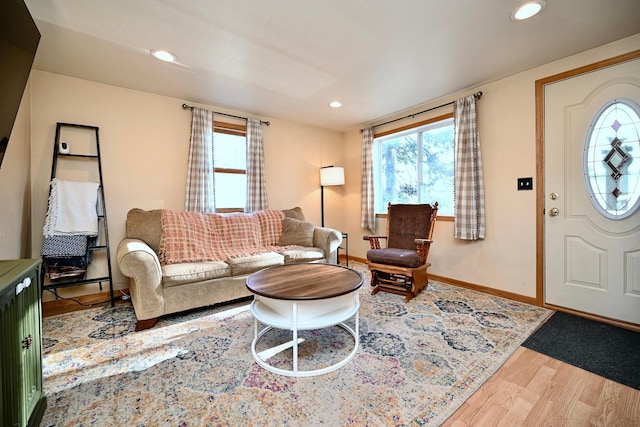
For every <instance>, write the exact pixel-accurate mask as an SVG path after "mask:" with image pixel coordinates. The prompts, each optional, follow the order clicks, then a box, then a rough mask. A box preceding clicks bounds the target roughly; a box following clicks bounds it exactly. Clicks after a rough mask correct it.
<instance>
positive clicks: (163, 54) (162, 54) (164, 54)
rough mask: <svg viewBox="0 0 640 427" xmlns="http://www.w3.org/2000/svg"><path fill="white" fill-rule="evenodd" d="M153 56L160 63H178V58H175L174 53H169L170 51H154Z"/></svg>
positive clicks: (152, 51)
mask: <svg viewBox="0 0 640 427" xmlns="http://www.w3.org/2000/svg"><path fill="white" fill-rule="evenodd" d="M151 56H153V57H154V58H156V59H159V60H160V61H165V62H176V61H177V60H178V57H177V56H175V55H174V54H173V53H171V52H169V51H168V50H156V49H152V50H151Z"/></svg>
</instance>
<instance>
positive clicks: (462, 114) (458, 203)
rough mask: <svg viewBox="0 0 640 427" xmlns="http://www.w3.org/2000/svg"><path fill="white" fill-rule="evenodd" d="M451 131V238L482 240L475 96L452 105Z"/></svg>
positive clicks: (482, 218) (481, 196)
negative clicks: (452, 215)
mask: <svg viewBox="0 0 640 427" xmlns="http://www.w3.org/2000/svg"><path fill="white" fill-rule="evenodd" d="M454 128H455V143H454V144H455V160H454V161H455V169H454V180H455V190H454V191H455V192H454V206H455V207H454V209H455V211H454V212H455V221H454V237H455V238H457V239H462V240H478V239H484V236H485V217H484V215H485V213H484V179H483V176H482V156H481V152H480V135H479V132H478V125H477V115H476V98H475V96H474V95H470V96H467V97H464V98H460V99H458V100H457V101H456V102H455V105H454Z"/></svg>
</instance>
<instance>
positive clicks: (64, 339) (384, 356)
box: [42, 263, 551, 426]
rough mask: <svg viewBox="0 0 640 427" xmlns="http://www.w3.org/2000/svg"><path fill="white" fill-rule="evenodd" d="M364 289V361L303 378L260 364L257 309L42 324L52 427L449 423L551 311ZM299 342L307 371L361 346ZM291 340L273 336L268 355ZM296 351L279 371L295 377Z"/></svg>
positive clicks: (339, 334)
mask: <svg viewBox="0 0 640 427" xmlns="http://www.w3.org/2000/svg"><path fill="white" fill-rule="evenodd" d="M354 265H355V268H357V269H359V270H361V271H362V270H364V268H363V265H362V264H355V263H354ZM365 278H366V280H367V279H368V275H367V274H365ZM366 280H365V284H364V285H363V288H362V289H361V292H360V302H361V308H360V337H361V344H360V349H359V350H358V353H357V354H356V356H355V357H354V358H353V360H351V361H350V362H349V363H348V364H347V365H345V366H344V367H342V368H340V369H338V370H336V371H334V372H331V373H328V374H323V375H319V376H314V377H307V378H292V377H285V376H280V375H276V374H273V373H271V372H268V371H266V370H264V369H262V368H261V367H260V366H259V365H258V364H257V363H255V361H254V360H253V357H252V355H251V350H250V349H251V341H252V338H253V318H252V316H251V313H250V311H249V310H248V303H247V302H244V303H236V304H234V305H228V306H224V307H219V308H209V309H204V310H199V311H193V312H190V313H186V314H181V315H176V316H169V317H167V318H164V319H162V320H161V321H160V322H159V323H158V324H157V325H156V326H155V327H154V328H152V329H151V330H147V331H143V332H133V329H134V326H135V316H134V313H133V308H132V307H131V306H130V305H119V306H117V307H115V308H98V309H92V310H86V311H81V312H74V313H68V314H64V315H59V316H54V317H49V318H45V319H44V345H45V351H44V376H45V384H44V387H45V394H46V396H47V402H48V407H47V410H46V412H45V416H44V420H43V422H42V426H77V425H84V426H88V425H100V426H104V425H114V426H115V425H117V426H124V425H127V426H142V425H144V426H239V425H242V426H245V425H260V426H282V425H289V426H301V425H304V426H311V425H314V426H315V425H327V426H345V425H368V426H390V425H394V426H402V425H439V424H440V423H442V422H443V421H444V420H446V419H447V418H448V417H449V416H450V415H451V414H453V412H454V411H455V410H456V409H457V408H458V407H459V406H460V405H461V404H462V403H463V402H464V401H465V400H466V399H467V398H469V396H471V394H473V392H474V391H475V390H476V389H477V388H478V387H480V385H481V384H482V383H483V382H484V381H485V380H487V379H488V378H489V377H490V376H491V375H492V374H493V373H494V372H495V371H496V370H497V369H498V368H499V367H500V366H501V365H502V364H503V363H504V361H505V360H506V359H507V358H508V357H509V356H510V355H511V354H512V353H513V352H514V351H515V350H516V348H517V347H518V346H519V345H520V344H521V343H522V342H523V341H524V340H525V339H526V338H527V337H528V336H529V335H530V334H531V333H532V332H533V331H534V330H535V329H536V328H537V327H538V326H539V325H540V324H541V323H542V322H543V321H544V320H545V319H546V318H547V317H548V316H549V315H550V313H551V312H550V311H548V310H545V309H541V308H538V307H534V306H530V305H526V304H521V303H517V302H513V301H510V300H506V299H502V298H498V297H494V296H490V295H485V294H482V293H479V292H474V291H471V290H467V289H462V288H457V287H454V286H450V285H446V284H443V283H438V282H431V283H429V286H428V288H426V289H424V290H423V291H422V292H421V293H420V295H419V296H418V297H416V298H415V299H413V300H412V301H410V302H409V303H405V302H404V297H402V296H399V295H393V294H388V293H379V294H377V295H374V296H372V295H370V293H369V290H370V286H369V284H368V282H367V281H366ZM351 323H353V321H351ZM352 326H353V325H352ZM301 338H302V340H301V343H300V346H299V348H300V349H299V357H300V366H299V369H301V370H304V369H317V368H319V367H323V366H327V365H330V364H333V363H336V362H337V361H339V360H340V359H341V358H344V357H345V356H346V355H347V354H349V352H350V351H351V350H352V349H353V339H352V337H351V336H350V335H349V334H348V333H347V332H345V331H344V330H343V329H342V328H339V327H337V326H336V327H331V328H327V329H322V330H318V331H309V332H307V333H305V334H302V335H301ZM290 339H291V338H290V335H289V334H288V333H286V332H277V331H272V332H270V333H268V334H267V335H265V337H264V338H263V340H264V341H261V345H263V346H264V347H269V346H271V345H276V344H278V343H282V342H286V341H287V340H290ZM258 351H261V349H260V348H259V349H258ZM291 354H292V352H291V349H290V348H288V349H286V350H284V351H283V352H281V353H279V354H276V355H274V356H273V357H272V358H271V359H270V360H269V362H270V363H271V364H273V365H275V366H279V367H282V368H286V369H291V366H290V365H291Z"/></svg>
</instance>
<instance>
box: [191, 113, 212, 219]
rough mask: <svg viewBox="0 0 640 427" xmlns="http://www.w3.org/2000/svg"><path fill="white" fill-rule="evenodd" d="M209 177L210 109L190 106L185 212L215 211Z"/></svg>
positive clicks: (210, 156)
mask: <svg viewBox="0 0 640 427" xmlns="http://www.w3.org/2000/svg"><path fill="white" fill-rule="evenodd" d="M213 180H214V171H213V112H212V111H208V110H204V109H202V108H196V107H193V108H192V116H191V142H190V146H189V165H188V169H187V188H186V191H185V200H184V210H185V211H187V212H200V213H209V212H215V195H214V188H215V187H214V181H213Z"/></svg>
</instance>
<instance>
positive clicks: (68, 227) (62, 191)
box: [43, 178, 100, 237]
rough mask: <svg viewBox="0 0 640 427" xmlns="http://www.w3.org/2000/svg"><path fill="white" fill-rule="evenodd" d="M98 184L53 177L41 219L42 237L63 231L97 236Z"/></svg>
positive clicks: (62, 232) (62, 233)
mask: <svg viewBox="0 0 640 427" xmlns="http://www.w3.org/2000/svg"><path fill="white" fill-rule="evenodd" d="M99 186H100V184H98V183H97V182H87V181H82V182H80V181H65V180H62V179H57V178H54V179H53V180H52V181H51V194H50V195H49V210H48V212H47V217H46V219H45V222H44V229H43V234H44V235H45V237H49V236H53V235H65V234H84V235H87V236H97V235H98V211H97V206H98V188H99Z"/></svg>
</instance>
